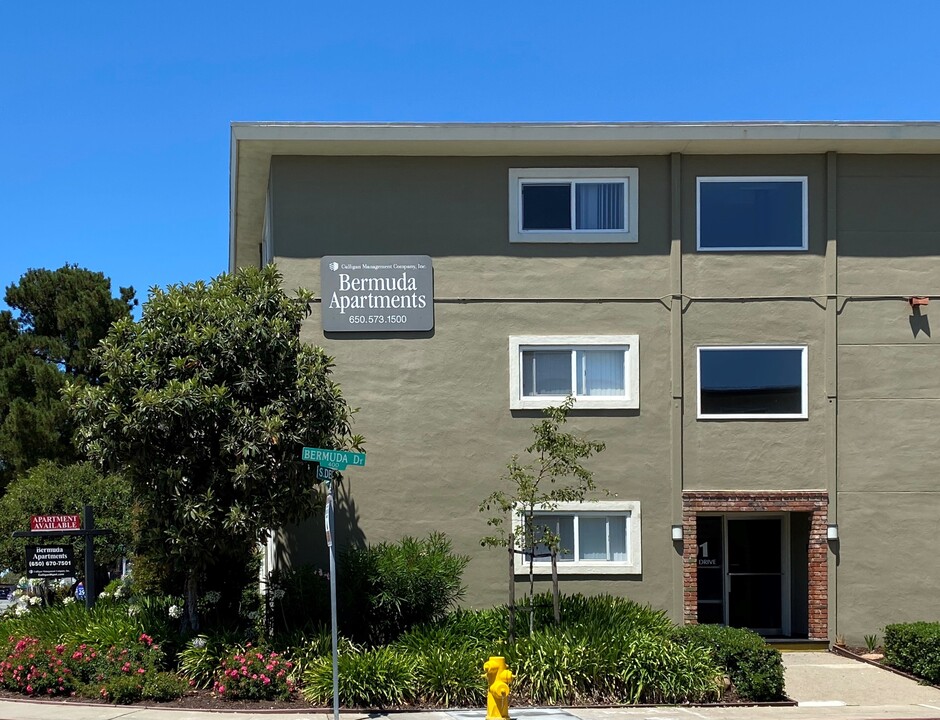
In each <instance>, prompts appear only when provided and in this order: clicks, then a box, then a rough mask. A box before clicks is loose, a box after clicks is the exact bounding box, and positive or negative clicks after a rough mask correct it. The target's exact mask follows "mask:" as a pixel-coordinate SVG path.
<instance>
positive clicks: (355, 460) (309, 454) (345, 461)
mask: <svg viewBox="0 0 940 720" xmlns="http://www.w3.org/2000/svg"><path fill="white" fill-rule="evenodd" d="M301 459H303V460H306V461H307V462H315V463H320V466H321V467H326V468H332V469H333V470H345V469H346V466H347V465H355V466H356V467H364V466H365V464H366V454H365V453H357V452H350V451H349V450H324V449H323V448H308V447H305V448H304V451H303V454H302V455H301Z"/></svg>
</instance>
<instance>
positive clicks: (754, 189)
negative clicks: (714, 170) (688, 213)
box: [698, 180, 803, 250]
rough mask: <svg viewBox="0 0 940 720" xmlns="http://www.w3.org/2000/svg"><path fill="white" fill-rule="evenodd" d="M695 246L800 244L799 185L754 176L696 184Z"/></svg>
mask: <svg viewBox="0 0 940 720" xmlns="http://www.w3.org/2000/svg"><path fill="white" fill-rule="evenodd" d="M698 231H699V249H701V250H709V249H716V248H722V249H725V248H728V249H740V250H762V249H767V248H782V249H795V250H799V249H802V248H803V183H802V182H801V181H792V180H790V181H781V180H755V181H740V182H739V181H733V182H708V181H703V182H702V183H701V184H700V185H699V229H698Z"/></svg>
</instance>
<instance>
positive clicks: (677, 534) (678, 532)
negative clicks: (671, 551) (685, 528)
mask: <svg viewBox="0 0 940 720" xmlns="http://www.w3.org/2000/svg"><path fill="white" fill-rule="evenodd" d="M672 539H673V540H674V541H676V542H678V541H680V540H682V526H681V525H673V526H672Z"/></svg>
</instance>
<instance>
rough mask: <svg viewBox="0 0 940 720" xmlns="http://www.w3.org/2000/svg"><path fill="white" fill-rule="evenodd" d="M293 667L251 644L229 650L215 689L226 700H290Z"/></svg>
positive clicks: (220, 666) (279, 656) (221, 665)
mask: <svg viewBox="0 0 940 720" xmlns="http://www.w3.org/2000/svg"><path fill="white" fill-rule="evenodd" d="M293 667H294V663H293V662H292V661H290V660H289V659H287V658H285V657H283V656H281V655H280V653H277V652H274V651H271V650H267V649H264V648H259V647H252V645H251V643H249V644H248V645H246V646H245V648H244V649H241V648H234V649H231V650H229V651H228V652H227V653H226V654H225V656H224V657H223V658H222V660H221V662H220V663H219V670H218V673H217V675H216V680H215V683H214V684H213V688H214V689H215V691H216V692H217V693H218V694H219V695H220V696H222V697H223V698H225V699H226V700H289V699H290V698H291V696H292V695H293V693H294V681H293V680H292V679H291V676H290V675H291V670H292V669H293Z"/></svg>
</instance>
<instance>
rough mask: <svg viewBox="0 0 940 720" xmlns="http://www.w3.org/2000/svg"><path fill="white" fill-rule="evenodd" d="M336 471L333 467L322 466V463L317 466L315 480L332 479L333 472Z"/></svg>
mask: <svg viewBox="0 0 940 720" xmlns="http://www.w3.org/2000/svg"><path fill="white" fill-rule="evenodd" d="M334 472H336V471H335V470H333V468H328V467H323V466H322V465H318V466H317V480H327V481H329V480H332V479H333V473H334Z"/></svg>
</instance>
